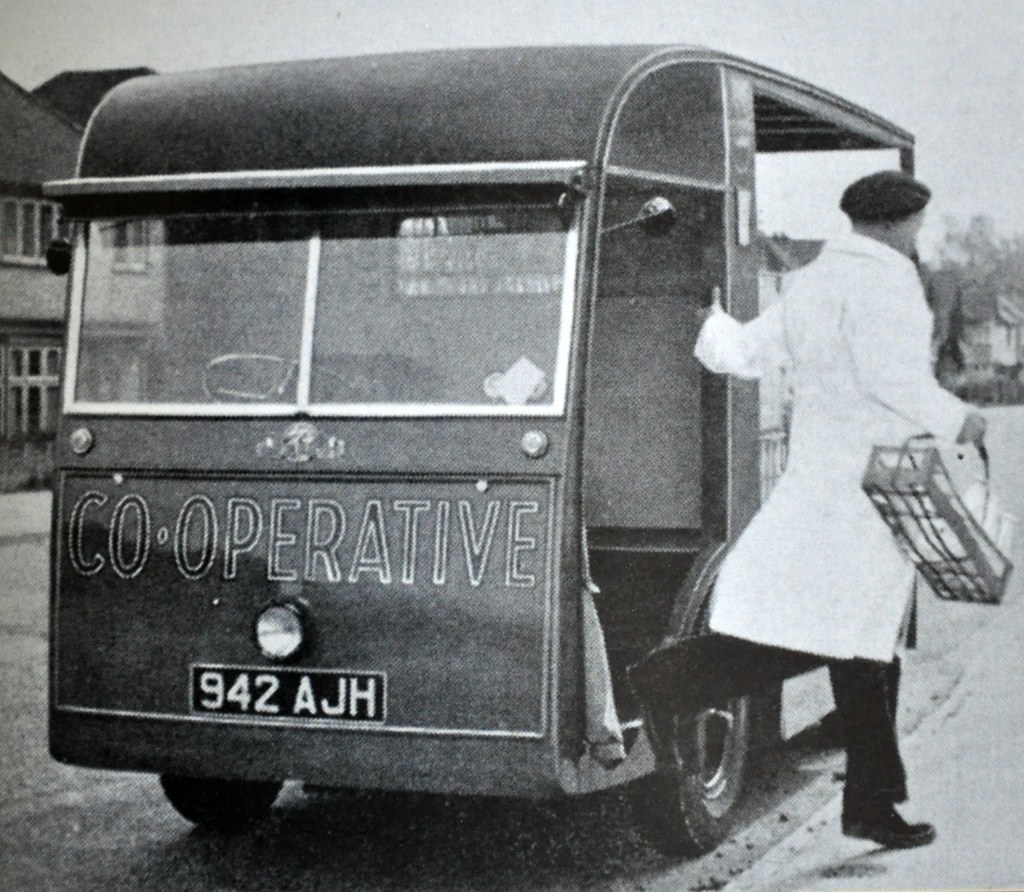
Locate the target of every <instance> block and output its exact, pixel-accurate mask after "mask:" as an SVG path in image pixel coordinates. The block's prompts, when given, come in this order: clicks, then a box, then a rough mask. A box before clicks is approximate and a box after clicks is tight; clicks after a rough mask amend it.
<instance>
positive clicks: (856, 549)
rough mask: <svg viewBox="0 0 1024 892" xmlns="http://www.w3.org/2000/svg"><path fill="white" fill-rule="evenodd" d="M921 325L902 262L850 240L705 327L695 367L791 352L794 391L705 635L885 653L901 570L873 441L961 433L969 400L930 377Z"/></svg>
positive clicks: (894, 630)
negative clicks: (746, 311) (783, 434)
mask: <svg viewBox="0 0 1024 892" xmlns="http://www.w3.org/2000/svg"><path fill="white" fill-rule="evenodd" d="M931 330H932V316H931V313H930V311H929V309H928V306H927V304H926V303H925V299H924V292H923V289H922V287H921V283H920V280H919V277H918V274H917V270H916V269H915V267H914V265H913V263H912V262H911V261H910V260H909V259H908V258H906V257H904V256H903V255H902V254H900V253H899V252H897V251H895V250H893V249H892V248H889V247H888V246H886V245H884V244H882V243H881V242H878V241H876V240H874V239H870V238H867V237H865V236H861V235H857V234H851V235H848V236H844V237H842V238H840V239H838V240H836V241H833V242H830V243H828V244H826V246H825V248H824V249H823V250H822V253H821V255H820V256H819V257H818V259H817V260H815V261H814V262H813V263H811V264H810V265H808V266H807V267H805V268H804V269H802V270H800V271H799V272H797V273H795V274H794V277H793V281H792V283H791V285H790V287H789V288H788V290H787V291H786V293H785V295H784V296H783V298H782V300H781V301H779V302H778V303H777V304H775V305H773V306H772V307H770V308H768V309H767V310H765V312H763V313H762V314H761V315H760V316H758V317H757V318H756V319H754V320H752V321H751V322H748V323H746V324H741V323H739V322H737V321H736V320H734V319H733V318H732V317H730V316H728V315H727V314H725V313H724V312H723V311H718V312H715V313H713V314H712V316H711V317H710V318H709V319H708V320H707V321H706V322H705V324H704V326H703V327H702V328H701V332H700V335H699V337H698V341H697V346H696V348H695V354H696V355H697V358H698V359H699V360H700V361H701V362H702V363H703V364H704V365H705V366H706V367H707V368H709V369H710V370H711V371H713V372H719V373H729V374H733V375H739V376H741V377H745V378H757V377H760V376H761V374H763V373H764V372H765V371H767V370H768V369H770V368H772V367H774V366H776V365H777V364H778V363H779V362H780V361H782V360H784V359H786V358H788V360H789V362H790V363H791V365H792V381H793V391H794V403H793V419H792V429H791V433H790V452H789V460H788V464H787V466H786V469H785V471H784V473H783V474H782V477H781V479H780V481H779V483H778V485H777V486H776V488H775V489H774V491H773V492H772V493H771V495H770V496H769V497H768V499H767V501H766V502H765V504H764V505H763V506H762V508H761V510H760V511H759V512H758V513H757V515H756V516H755V517H754V519H753V520H752V521H751V523H750V525H749V526H748V527H747V528H746V529H745V530H744V531H743V532H742V533H741V535H740V536H739V538H738V539H737V541H736V542H735V544H734V545H733V547H732V549H731V550H730V552H729V554H728V555H727V557H726V559H725V561H724V563H723V565H722V568H721V571H720V573H719V576H718V579H717V581H716V584H715V590H714V593H713V600H712V606H711V613H710V626H711V629H712V630H713V631H715V632H721V633H723V634H727V635H733V636H737V637H740V638H745V639H748V640H751V641H757V642H761V643H764V644H769V645H774V646H777V647H784V648H790V649H793V650H798V651H806V652H809V653H813V654H819V655H822V656H825V657H831V658H839V659H848V658H852V657H864V658H867V659H872V660H885V661H888V660H891V659H892V657H893V654H894V652H895V649H896V646H897V640H898V637H899V632H900V628H901V624H902V622H903V620H904V617H905V613H906V610H907V607H908V601H909V597H910V591H911V582H912V579H913V568H912V566H911V564H910V563H909V561H908V560H907V559H906V558H905V557H904V556H903V555H902V553H901V552H900V551H899V549H898V547H897V545H896V543H895V540H894V539H893V537H892V534H891V533H890V532H889V529H888V527H887V526H886V525H885V523H884V522H883V521H882V519H881V518H880V517H879V515H878V513H877V512H876V509H875V508H874V506H873V505H872V504H871V502H870V501H869V499H868V497H867V496H866V495H865V494H864V492H863V491H862V490H861V478H862V477H863V474H864V469H865V466H866V465H867V460H868V457H869V455H870V452H871V447H872V446H874V445H876V444H902V443H903V442H904V441H905V440H906V439H907V437H909V436H911V435H913V434H919V433H923V432H928V433H931V434H934V435H935V436H936V437H938V438H940V439H941V440H953V439H955V437H956V435H957V434H958V433H959V431H960V428H961V426H962V424H963V422H964V419H965V416H966V413H967V410H968V406H967V405H965V404H964V403H962V402H961V401H960V400H958V399H957V398H956V397H954V396H953V395H952V394H950V393H948V392H947V391H945V390H943V389H942V388H941V387H940V386H939V384H938V383H937V382H936V380H935V378H934V376H933V374H932V371H931V353H930V341H931Z"/></svg>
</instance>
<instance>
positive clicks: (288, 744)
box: [50, 708, 563, 796]
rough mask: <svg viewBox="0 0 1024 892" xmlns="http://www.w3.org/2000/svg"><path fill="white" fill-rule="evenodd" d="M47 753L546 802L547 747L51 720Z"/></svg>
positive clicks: (138, 766)
mask: <svg viewBox="0 0 1024 892" xmlns="http://www.w3.org/2000/svg"><path fill="white" fill-rule="evenodd" d="M50 752H51V754H52V755H53V757H54V758H55V759H57V760H58V761H61V762H66V763H71V764H75V765H81V766H86V767H91V768H105V769H120V770H129V771H150V772H159V773H174V774H185V775H191V776H202V777H226V778H239V779H245V780H301V781H304V782H307V783H311V784H318V785H324V786H332V787H349V788H361V789H381V790H404V791H422V792H433V793H455V794H480V795H499V796H500V795H509V796H552V795H558V794H559V793H561V792H563V788H562V786H561V785H560V783H559V778H558V759H557V755H556V748H555V745H554V743H553V742H552V740H551V739H550V738H508V737H493V738H492V737H460V736H444V735H438V736H427V735H420V734H407V735H406V734H387V733H372V732H362V731H360V732H352V731H345V730H337V729H293V728H278V727H269V728H265V727H254V726H242V725H231V724H227V723H210V722H202V721H193V720H187V719H181V720H178V719H152V718H149V719H147V718H140V717H127V716H119V715H116V714H102V715H101V714H95V713H85V712H77V711H73V710H68V709H64V708H58V709H52V710H51V712H50Z"/></svg>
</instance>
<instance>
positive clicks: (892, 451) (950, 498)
mask: <svg viewBox="0 0 1024 892" xmlns="http://www.w3.org/2000/svg"><path fill="white" fill-rule="evenodd" d="M978 451H979V453H980V455H981V458H982V462H983V464H984V466H985V484H986V488H987V484H988V455H987V454H986V452H985V450H984V448H983V447H979V450H978ZM862 485H863V488H864V491H865V492H866V493H867V494H868V496H869V497H870V498H871V501H872V502H873V503H874V505H875V507H876V508H877V509H878V512H879V514H881V515H882V518H883V519H884V520H885V522H886V523H887V524H888V526H889V528H890V529H891V530H892V532H893V534H894V535H895V537H896V540H897V542H898V543H899V544H900V546H901V547H902V548H903V550H904V551H905V552H906V554H907V555H908V556H909V557H910V559H911V560H912V561H913V562H914V564H915V566H916V567H917V569H918V571H919V572H920V573H921V575H922V576H923V577H924V579H925V581H926V582H927V583H928V584H929V585H930V586H931V588H932V591H934V592H935V594H936V595H938V596H939V597H940V598H943V599H945V600H950V601H968V602H972V603H981V604H998V603H999V602H1000V601H1001V600H1002V598H1003V594H1004V593H1005V591H1006V584H1007V582H1008V580H1009V577H1010V571H1011V570H1012V569H1013V565H1012V564H1011V563H1010V561H1009V559H1008V558H1007V556H1006V554H1005V552H1006V551H1008V550H1009V540H1010V538H1011V536H1012V528H1013V523H1014V518H1012V516H1010V515H1007V514H1005V512H1001V511H998V510H997V511H996V513H997V514H998V515H999V516H997V517H995V518H993V522H992V523H989V524H986V525H987V526H988V530H987V531H986V529H985V526H983V525H982V520H979V517H977V516H975V514H974V513H972V511H970V510H969V509H968V507H967V505H965V504H964V500H963V499H961V497H960V496H959V495H958V493H957V491H956V489H955V488H954V487H953V482H952V480H950V477H949V473H948V472H947V471H946V467H945V465H944V464H943V463H942V458H941V457H940V455H939V451H938V449H936V447H935V446H934V445H930V444H927V443H922V442H920V439H919V438H912V439H911V440H908V441H907V442H906V443H905V444H904V445H903V446H902V447H900V446H876V447H875V448H874V449H873V450H872V452H871V458H870V459H869V461H868V467H867V470H866V471H865V473H864V480H863V484H862ZM986 502H987V499H986ZM986 508H987V505H986V506H983V508H982V510H981V511H980V512H979V515H980V516H981V518H984V516H985V514H986V510H985V509H986Z"/></svg>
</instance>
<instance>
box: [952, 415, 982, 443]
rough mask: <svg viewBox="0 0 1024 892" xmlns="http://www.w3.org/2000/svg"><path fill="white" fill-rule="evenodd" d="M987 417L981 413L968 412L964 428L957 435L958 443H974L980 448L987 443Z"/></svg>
mask: <svg viewBox="0 0 1024 892" xmlns="http://www.w3.org/2000/svg"><path fill="white" fill-rule="evenodd" d="M985 427H986V421H985V416H984V415H982V414H981V413H980V412H968V413H967V417H966V418H965V419H964V426H963V427H962V428H960V433H959V434H957V438H956V441H957V443H974V444H975V445H976V446H980V445H981V444H982V443H984V442H985Z"/></svg>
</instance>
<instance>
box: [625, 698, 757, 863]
mask: <svg viewBox="0 0 1024 892" xmlns="http://www.w3.org/2000/svg"><path fill="white" fill-rule="evenodd" d="M677 729H678V732H677V743H678V746H679V754H680V757H681V759H680V762H681V764H680V765H678V766H663V767H660V768H659V769H658V770H656V771H655V772H654V774H652V775H651V776H650V777H648V778H645V779H644V780H643V781H642V782H640V784H639V785H638V787H637V790H636V794H635V796H634V797H633V802H634V810H635V813H636V817H637V822H638V824H639V825H640V827H641V830H642V831H643V833H644V836H645V837H646V838H647V840H648V841H649V842H650V844H651V845H652V846H653V847H654V848H655V849H657V850H658V851H659V852H661V853H662V854H664V855H671V856H673V857H678V856H683V855H691V856H692V855H702V854H704V853H706V852H709V851H711V850H712V849H714V848H715V847H717V846H718V845H719V844H720V843H721V842H722V841H723V840H724V839H725V838H726V837H727V836H728V835H729V832H730V830H731V829H732V825H733V819H734V815H735V808H736V804H737V803H738V802H739V799H740V796H741V794H742V792H743V781H744V774H745V771H746V766H747V753H748V750H749V748H750V737H751V707H750V698H749V697H738V698H736V699H733V700H729V701H726V702H724V703H722V704H721V705H720V706H718V707H716V708H715V709H710V710H704V711H702V712H701V713H699V714H698V715H696V716H690V717H680V719H679V720H678V722H677Z"/></svg>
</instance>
